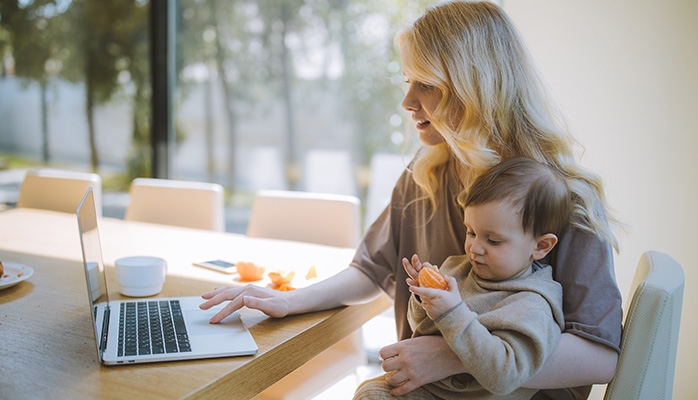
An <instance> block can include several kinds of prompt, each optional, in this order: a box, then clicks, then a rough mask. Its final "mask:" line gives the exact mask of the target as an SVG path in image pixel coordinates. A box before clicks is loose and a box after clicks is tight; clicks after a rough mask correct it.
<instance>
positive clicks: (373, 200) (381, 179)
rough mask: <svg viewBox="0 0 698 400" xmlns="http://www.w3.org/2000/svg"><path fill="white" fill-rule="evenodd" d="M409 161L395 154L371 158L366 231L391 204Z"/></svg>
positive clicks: (375, 155) (383, 154) (382, 154)
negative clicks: (398, 181) (396, 184)
mask: <svg viewBox="0 0 698 400" xmlns="http://www.w3.org/2000/svg"><path fill="white" fill-rule="evenodd" d="M408 162H409V159H405V156H403V155H401V154H394V153H374V154H373V156H371V166H370V172H371V175H370V181H369V184H368V189H367V190H366V215H365V217H364V229H367V228H368V227H369V226H371V224H372V223H373V222H374V221H375V220H376V218H378V216H379V215H380V213H381V212H383V210H384V209H385V207H386V206H387V205H388V204H390V197H391V196H392V194H393V188H394V187H395V183H396V182H397V180H398V178H400V175H402V172H403V171H404V170H405V167H407V163H408Z"/></svg>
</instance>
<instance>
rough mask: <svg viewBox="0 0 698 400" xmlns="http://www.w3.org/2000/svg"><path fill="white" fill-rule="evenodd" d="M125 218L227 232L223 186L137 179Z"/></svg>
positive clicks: (132, 187)
mask: <svg viewBox="0 0 698 400" xmlns="http://www.w3.org/2000/svg"><path fill="white" fill-rule="evenodd" d="M129 194H130V200H129V204H128V206H127V207H126V214H125V215H124V219H126V220H129V221H141V222H151V223H155V224H163V225H174V226H183V227H187V228H197V229H206V230H212V231H218V232H223V231H225V200H224V198H223V187H222V186H221V185H219V184H217V183H208V182H192V181H181V180H172V179H153V178H136V179H134V180H133V182H131V190H130V192H129Z"/></svg>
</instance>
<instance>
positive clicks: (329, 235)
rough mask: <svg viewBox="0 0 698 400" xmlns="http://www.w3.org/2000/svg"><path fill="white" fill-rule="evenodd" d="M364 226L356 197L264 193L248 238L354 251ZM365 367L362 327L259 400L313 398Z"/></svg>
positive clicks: (256, 202) (252, 217) (257, 201)
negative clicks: (336, 247) (269, 239)
mask: <svg viewBox="0 0 698 400" xmlns="http://www.w3.org/2000/svg"><path fill="white" fill-rule="evenodd" d="M360 225H361V222H360V201H359V199H358V198H357V197H355V196H348V195H337V194H326V193H310V192H299V191H285V190H263V191H260V192H258V193H257V194H256V195H255V197H254V200H253V202H252V213H251V215H250V221H249V224H248V227H247V235H248V236H251V237H260V238H271V239H284V240H295V241H301V242H307V243H315V244H323V245H329V246H338V247H353V248H355V247H356V246H358V244H359V240H360V235H361V226H360ZM366 363H367V360H366V352H365V350H364V346H363V337H362V334H361V329H358V330H356V331H355V332H354V333H353V334H351V335H349V336H347V337H346V338H344V339H342V340H341V341H339V342H337V343H336V344H335V345H333V346H332V347H330V348H329V349H327V350H325V351H324V352H322V353H320V354H319V355H317V356H316V357H314V358H313V359H311V360H310V361H308V362H307V363H305V364H303V365H302V366H301V367H300V368H298V369H296V370H295V371H293V372H292V373H290V374H289V375H287V376H285V377H284V378H283V379H281V380H280V381H278V382H276V383H275V384H274V385H272V386H270V387H269V388H267V389H266V390H264V391H263V392H262V393H260V394H259V395H257V396H256V397H255V399H256V400H263V399H264V400H271V399H275V400H278V399H284V400H295V399H299V400H301V399H302V400H306V399H310V398H311V397H313V396H315V395H317V394H319V393H321V392H322V391H324V390H325V389H327V388H329V387H330V386H332V385H333V384H334V383H336V382H338V381H340V380H341V379H343V378H345V377H347V376H349V375H351V374H353V373H355V372H356V368H358V367H359V366H362V365H366Z"/></svg>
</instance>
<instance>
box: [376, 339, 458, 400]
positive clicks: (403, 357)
mask: <svg viewBox="0 0 698 400" xmlns="http://www.w3.org/2000/svg"><path fill="white" fill-rule="evenodd" d="M379 355H380V357H381V358H382V359H383V360H384V361H383V363H382V364H381V366H382V367H383V370H384V371H385V372H387V373H388V375H387V376H386V381H387V382H388V384H390V385H392V386H395V388H394V389H393V390H391V391H390V394H391V395H393V396H401V395H404V394H407V393H409V392H411V391H412V390H414V389H416V388H418V387H420V386H423V385H426V384H427V383H431V382H435V381H438V380H441V379H444V378H447V377H449V376H452V375H455V374H459V373H465V372H467V371H466V370H465V367H464V366H463V363H462V362H461V361H460V359H459V358H458V357H457V356H456V354H455V353H454V352H453V351H452V350H451V348H450V347H449V346H448V343H446V340H444V338H443V337H441V336H419V337H416V338H412V339H405V340H402V341H400V342H397V343H395V344H391V345H389V346H386V347H383V348H382V349H381V350H380V352H379Z"/></svg>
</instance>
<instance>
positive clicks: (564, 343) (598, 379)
mask: <svg viewBox="0 0 698 400" xmlns="http://www.w3.org/2000/svg"><path fill="white" fill-rule="evenodd" d="M617 363H618V353H617V352H616V351H615V350H613V349H611V348H610V347H608V346H604V345H602V344H599V343H596V342H593V341H591V340H587V339H584V338H581V337H579V336H577V335H574V334H571V333H563V334H562V336H561V337H560V343H559V344H558V346H557V348H556V349H555V351H553V353H552V354H551V355H550V357H548V359H547V360H546V361H545V363H544V364H543V367H542V368H541V369H540V371H538V373H537V374H536V375H535V376H534V377H533V378H531V380H529V381H528V382H527V383H526V384H524V387H527V388H532V389H557V388H570V387H577V386H587V385H591V384H602V383H608V382H610V381H611V379H613V375H614V374H615V372H616V364H617Z"/></svg>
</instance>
